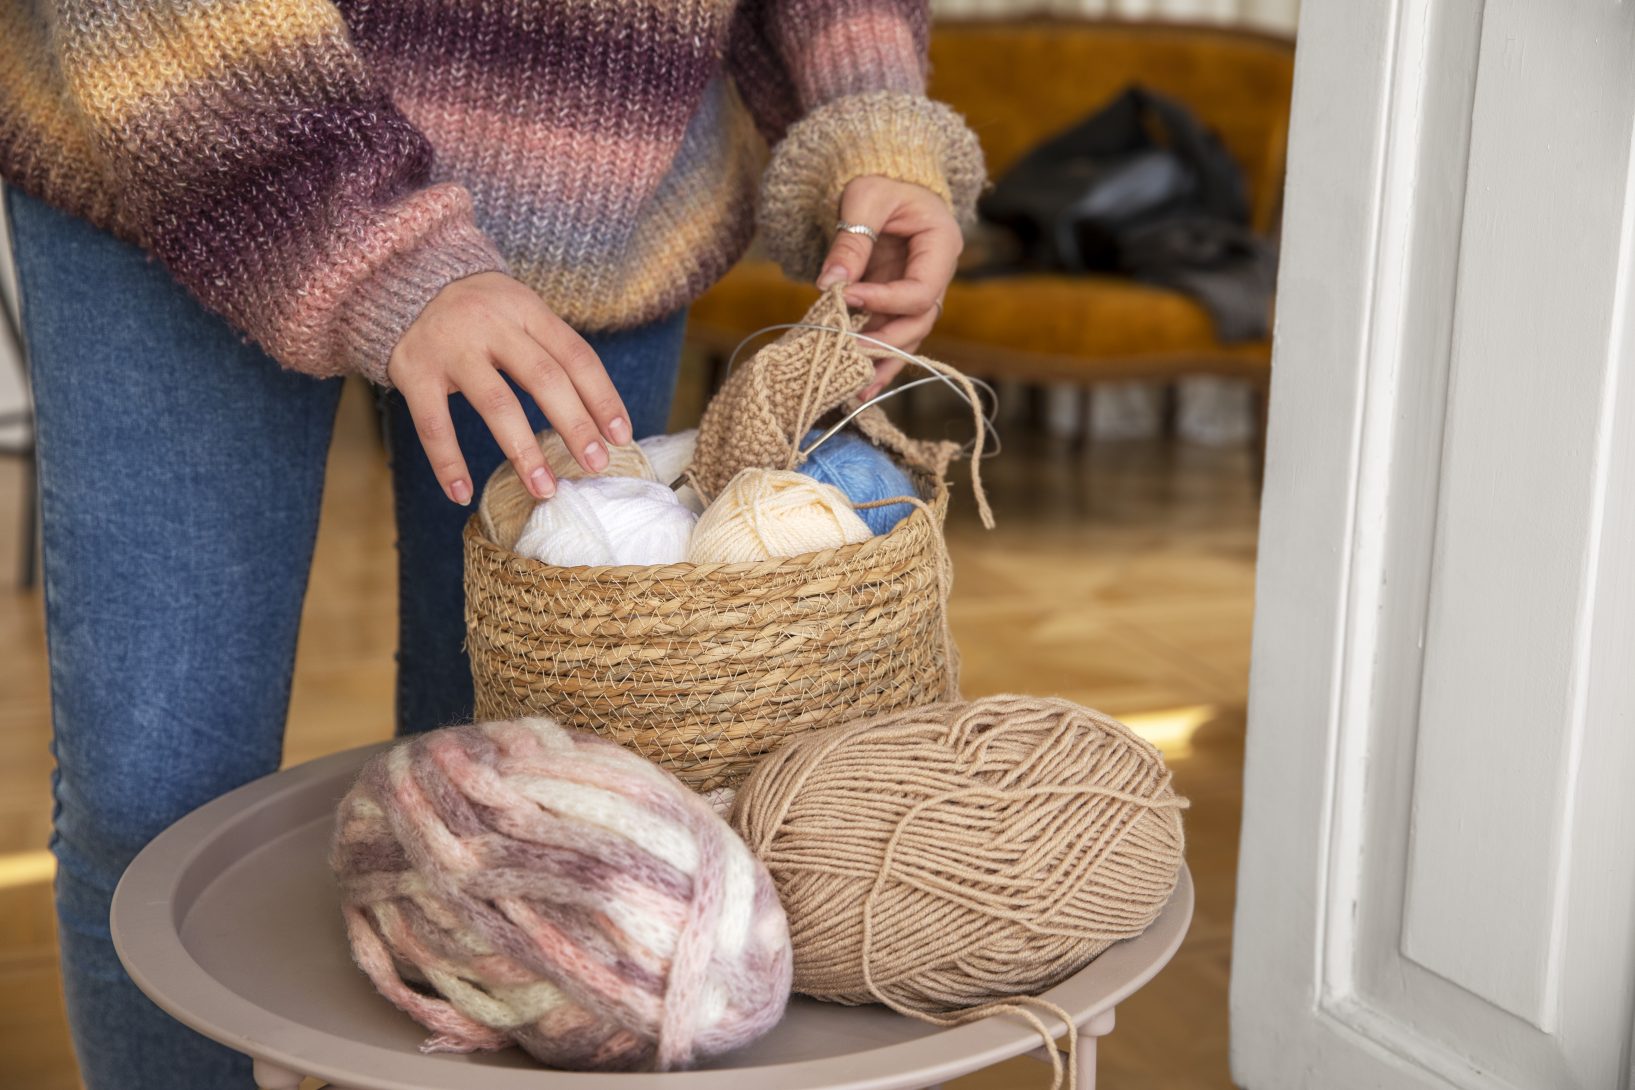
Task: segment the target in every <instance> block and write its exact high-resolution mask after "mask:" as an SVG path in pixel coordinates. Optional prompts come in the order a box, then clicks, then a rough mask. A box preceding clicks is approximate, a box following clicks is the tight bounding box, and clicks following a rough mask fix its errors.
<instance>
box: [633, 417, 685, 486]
mask: <svg viewBox="0 0 1635 1090" xmlns="http://www.w3.org/2000/svg"><path fill="white" fill-rule="evenodd" d="M636 445H637V446H639V447H641V448H642V453H643V454H645V455H647V461H648V464H649V465H651V466H652V467H653V476H654V477H655V478H657V479H658V480H660V481H662V482H664V483H665V484H669V483H670V482H671V481H673V480H675V479H676V478H677V477H679V476H681V472H682V470H684V469H686V468H687V467H688V466H689V465H691V464H692V462H693V450H694V449H695V448H697V446H698V429H697V428H688V429H687V430H686V431H678V432H676V433H675V434H674V435H649V436H648V437H647V438H646V439H642V440H640V441H638V442H637V443H636Z"/></svg>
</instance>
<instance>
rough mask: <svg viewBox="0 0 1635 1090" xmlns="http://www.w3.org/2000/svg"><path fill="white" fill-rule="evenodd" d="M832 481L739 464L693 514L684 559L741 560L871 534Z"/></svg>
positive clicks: (807, 549) (850, 540)
mask: <svg viewBox="0 0 1635 1090" xmlns="http://www.w3.org/2000/svg"><path fill="white" fill-rule="evenodd" d="M873 536H874V534H873V532H872V531H871V530H870V529H869V528H868V525H867V524H866V523H865V522H864V521H863V520H862V519H861V518H859V517H858V515H857V512H856V511H854V510H853V509H852V502H851V500H849V499H847V498H846V494H845V493H844V492H842V491H841V490H840V489H838V488H836V487H835V486H834V485H832V484H823V483H822V482H820V481H814V480H813V479H812V478H810V477H808V476H806V475H804V474H801V473H791V472H789V471H787V470H782V469H757V468H754V467H751V468H749V469H741V470H739V471H738V475H737V476H735V477H733V479H732V480H731V481H728V482H727V487H726V488H724V489H722V490H721V494H720V495H719V496H717V497H716V498H715V501H714V502H713V503H711V504H710V506H709V507H708V508H706V509H705V511H704V514H703V515H701V516H700V517H699V519H698V526H697V528H696V529H695V530H694V533H693V542H692V546H691V548H690V549H689V550H688V552H687V559H688V560H691V561H692V562H693V563H695V564H743V563H750V562H754V561H759V560H769V559H771V558H772V557H775V556H801V555H803V554H805V553H815V552H820V551H822V550H824V549H838V548H840V547H841V546H842V545H855V544H857V543H858V542H860V541H867V540H868V539H869V538H871V537H873Z"/></svg>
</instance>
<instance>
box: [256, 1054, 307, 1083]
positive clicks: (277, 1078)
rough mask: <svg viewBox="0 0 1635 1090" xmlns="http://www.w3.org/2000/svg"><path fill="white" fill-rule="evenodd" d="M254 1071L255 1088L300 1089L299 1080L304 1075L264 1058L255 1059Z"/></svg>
mask: <svg viewBox="0 0 1635 1090" xmlns="http://www.w3.org/2000/svg"><path fill="white" fill-rule="evenodd" d="M254 1071H255V1084H256V1088H257V1090H301V1080H302V1078H303V1077H304V1076H302V1075H299V1074H296V1073H295V1072H294V1071H291V1070H290V1069H289V1068H287V1067H279V1066H278V1065H277V1064H270V1063H268V1062H267V1061H266V1060H257V1061H256V1062H255V1068H254Z"/></svg>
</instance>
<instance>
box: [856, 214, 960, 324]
mask: <svg viewBox="0 0 1635 1090" xmlns="http://www.w3.org/2000/svg"><path fill="white" fill-rule="evenodd" d="M964 246H965V242H964V239H962V238H961V237H960V233H959V230H958V229H957V228H956V227H954V226H953V224H952V221H948V222H947V223H939V224H936V225H934V226H931V227H928V228H926V229H925V230H923V231H919V232H917V233H915V234H913V235H911V236H909V239H908V260H907V262H906V263H905V265H904V267H903V275H902V277H901V279H898V280H891V281H888V282H886V283H883V284H875V283H868V282H864V283H859V284H852V285H851V286H849V287H848V288H847V289H846V301H847V302H848V303H850V304H851V305H852V306H856V307H864V308H866V309H868V310H870V311H872V312H874V313H875V314H924V313H925V312H926V311H929V310H932V309H934V308H935V307H936V305H937V303H938V301H939V300H941V298H942V295H943V292H945V291H947V290H948V284H949V281H951V280H953V279H954V270H955V268H957V267H958V265H959V255H960V251H961V250H962V249H964Z"/></svg>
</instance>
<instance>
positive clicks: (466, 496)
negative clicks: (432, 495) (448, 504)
mask: <svg viewBox="0 0 1635 1090" xmlns="http://www.w3.org/2000/svg"><path fill="white" fill-rule="evenodd" d="M448 494H449V499H451V500H453V501H454V502H455V503H457V504H459V505H460V506H461V507H464V506H466V505H467V504H468V503H470V502H471V485H470V484H468V483H466V480H465V478H464V477H462V478H460V479H459V480H457V481H455V482H454V483H453V484H451V485H449V486H448Z"/></svg>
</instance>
